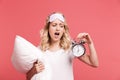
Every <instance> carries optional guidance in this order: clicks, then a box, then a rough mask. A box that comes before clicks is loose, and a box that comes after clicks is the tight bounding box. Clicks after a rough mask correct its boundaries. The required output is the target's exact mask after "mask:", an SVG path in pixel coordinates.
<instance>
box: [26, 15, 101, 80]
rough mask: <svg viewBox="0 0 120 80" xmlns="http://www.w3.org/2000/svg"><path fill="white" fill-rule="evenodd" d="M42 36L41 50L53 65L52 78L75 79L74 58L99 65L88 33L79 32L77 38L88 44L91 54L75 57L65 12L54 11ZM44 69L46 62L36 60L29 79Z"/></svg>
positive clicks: (95, 65)
mask: <svg viewBox="0 0 120 80" xmlns="http://www.w3.org/2000/svg"><path fill="white" fill-rule="evenodd" d="M41 37H42V38H41V44H40V50H42V51H43V53H44V54H45V55H46V57H47V58H48V60H49V62H50V65H51V66H52V72H53V76H52V80H73V79H74V77H73V67H72V62H73V59H74V58H78V59H79V60H80V61H83V62H84V63H86V64H88V65H90V66H92V67H98V65H99V64H98V58H97V54H96V50H95V48H94V44H93V41H92V39H91V37H90V35H89V34H88V33H79V34H78V35H77V38H78V39H80V40H84V41H85V43H87V44H88V46H89V54H87V53H85V54H84V55H83V56H80V57H75V56H74V55H73V54H72V50H71V46H72V43H71V38H70V36H69V31H68V26H67V24H66V20H65V17H64V16H63V14H61V13H52V14H51V15H50V16H48V18H47V20H46V25H45V27H44V29H43V31H42V32H41ZM43 70H44V64H43V63H42V62H40V61H36V62H35V63H34V66H33V68H32V69H31V70H30V71H29V72H28V73H27V80H30V78H31V77H32V76H33V75H34V74H37V73H40V72H42V71H43Z"/></svg>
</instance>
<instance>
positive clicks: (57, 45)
mask: <svg viewBox="0 0 120 80" xmlns="http://www.w3.org/2000/svg"><path fill="white" fill-rule="evenodd" d="M60 48H61V47H60V41H56V42H53V41H51V44H50V48H49V50H51V51H56V50H59V49H60Z"/></svg>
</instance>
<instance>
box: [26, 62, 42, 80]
mask: <svg viewBox="0 0 120 80" xmlns="http://www.w3.org/2000/svg"><path fill="white" fill-rule="evenodd" d="M43 70H44V65H43V63H42V62H41V61H38V60H37V61H36V62H34V64H33V67H32V68H31V69H30V70H29V71H28V72H27V74H26V78H27V80H30V79H31V78H32V77H33V75H35V74H37V73H40V72H42V71H43Z"/></svg>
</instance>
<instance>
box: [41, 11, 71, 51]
mask: <svg viewBox="0 0 120 80" xmlns="http://www.w3.org/2000/svg"><path fill="white" fill-rule="evenodd" d="M52 14H55V12H54V13H52ZM60 14H61V13H60ZM62 16H63V17H64V15H63V14H62ZM49 17H50V16H48V18H47V20H46V25H45V27H44V29H43V33H42V36H41V43H40V47H41V50H42V51H46V50H47V49H49V47H50V35H49V26H50V22H48V20H49ZM64 23H65V25H64V29H65V32H64V33H63V36H62V37H61V40H60V47H61V48H63V49H64V50H68V49H69V48H70V45H71V39H70V35H69V29H68V25H67V24H66V21H65V22H64Z"/></svg>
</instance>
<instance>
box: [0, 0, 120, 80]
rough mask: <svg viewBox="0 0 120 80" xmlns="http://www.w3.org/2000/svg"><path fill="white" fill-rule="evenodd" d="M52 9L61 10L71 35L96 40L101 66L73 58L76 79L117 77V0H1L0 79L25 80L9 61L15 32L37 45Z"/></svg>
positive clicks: (119, 31)
mask: <svg viewBox="0 0 120 80" xmlns="http://www.w3.org/2000/svg"><path fill="white" fill-rule="evenodd" d="M54 11H59V12H62V13H64V15H65V17H66V19H67V23H68V25H69V28H70V34H71V36H72V37H75V36H76V35H77V34H78V33H79V32H88V33H90V35H91V36H92V38H93V40H94V43H95V47H96V50H97V53H98V57H99V63H100V66H99V67H98V68H92V67H89V66H87V65H86V64H84V63H82V62H80V61H78V60H75V61H74V76H75V80H120V69H119V68H120V49H119V48H120V47H119V45H120V42H119V41H120V37H119V34H120V29H119V27H120V0H0V80H25V76H24V75H23V74H21V73H19V72H17V71H16V70H15V69H14V68H13V66H12V64H11V54H12V51H13V46H14V38H15V35H20V36H22V37H24V38H26V39H27V40H29V41H30V42H32V43H33V44H34V45H36V46H37V45H38V44H39V41H40V38H39V30H40V29H41V28H43V26H44V24H45V19H46V16H47V15H48V14H49V13H51V12H54ZM63 72H64V71H63Z"/></svg>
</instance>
